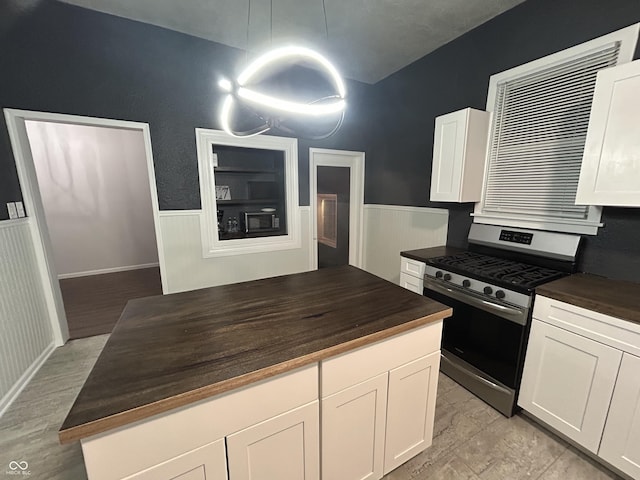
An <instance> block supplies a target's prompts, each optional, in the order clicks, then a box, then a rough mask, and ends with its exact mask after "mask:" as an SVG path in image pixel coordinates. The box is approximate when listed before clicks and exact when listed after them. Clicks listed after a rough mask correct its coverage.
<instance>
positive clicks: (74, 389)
mask: <svg viewBox="0 0 640 480" xmlns="http://www.w3.org/2000/svg"><path fill="white" fill-rule="evenodd" d="M107 338H108V335H100V336H97V337H91V338H84V339H81V340H73V341H71V342H69V343H67V345H65V346H64V347H61V348H58V349H57V350H56V351H55V352H54V353H53V354H52V355H51V357H50V358H49V360H48V361H47V362H46V363H45V365H44V366H43V367H42V368H41V370H40V371H39V372H38V373H37V374H36V376H35V377H34V379H33V380H32V381H31V383H30V384H29V385H28V386H27V387H26V388H25V390H24V391H23V392H22V393H21V394H20V397H19V398H18V399H17V401H16V402H15V403H14V404H13V405H12V406H11V407H10V408H9V410H7V412H6V413H5V414H4V415H3V416H2V418H0V480H1V479H2V476H3V475H4V474H6V473H7V472H8V465H9V462H11V461H13V460H15V461H27V462H28V464H29V471H30V472H31V475H30V476H29V477H26V478H30V479H34V480H40V479H42V480H86V478H87V477H86V473H85V471H84V466H83V461H82V451H81V449H80V445H79V444H78V443H74V444H71V445H60V444H59V443H58V439H57V430H58V428H59V426H60V424H61V423H62V420H63V419H64V417H65V416H66V414H67V411H68V410H69V408H70V407H71V404H72V403H73V400H74V399H75V397H76V395H77V393H78V391H79V390H80V387H81V386H82V384H83V382H84V380H85V378H86V376H87V375H88V373H89V371H90V369H91V367H92V366H93V364H94V362H95V360H96V359H97V357H98V355H99V353H100V351H101V350H102V348H103V347H104V344H105V342H106V340H107ZM6 478H15V477H11V476H9V475H7V477H6ZM21 478H25V477H24V476H22V477H21ZM616 478H620V477H617V476H616V475H614V474H613V473H611V472H609V471H607V470H606V469H604V468H603V467H601V466H600V465H598V464H596V463H594V462H592V461H591V460H590V459H588V458H586V457H585V456H584V455H583V454H581V453H579V452H578V451H577V450H575V449H574V448H572V447H569V446H568V445H567V444H566V443H564V442H563V441H561V440H560V439H558V438H557V437H555V436H553V435H552V434H550V433H548V432H547V431H545V430H544V429H542V428H540V427H538V426H537V425H536V424H534V423H532V422H531V421H530V420H528V419H527V418H525V417H522V416H520V415H516V416H515V417H513V418H511V419H507V418H504V417H503V416H501V415H500V414H499V413H497V412H496V411H494V410H493V409H491V408H490V407H489V406H487V405H486V404H485V403H483V402H482V401H481V400H479V399H477V398H476V397H475V396H473V395H472V394H470V393H469V392H467V390H465V389H464V388H462V387H460V386H459V385H457V384H456V383H454V382H453V381H452V380H450V379H449V378H447V377H446V376H444V375H441V376H440V384H439V387H438V403H437V407H436V420H435V431H434V440H433V445H432V446H431V447H430V448H428V449H427V450H426V451H424V452H423V453H421V454H420V455H418V456H416V457H414V458H413V459H411V460H409V461H408V462H407V463H405V464H404V465H402V466H401V467H399V468H398V469H396V470H395V471H393V472H391V473H390V474H389V475H387V476H386V477H385V478H384V480H427V479H428V480H463V479H464V480H478V479H484V480H520V479H540V480H591V479H593V480H600V479H616ZM274 480H277V479H274Z"/></svg>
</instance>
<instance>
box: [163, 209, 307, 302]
mask: <svg viewBox="0 0 640 480" xmlns="http://www.w3.org/2000/svg"><path fill="white" fill-rule="evenodd" d="M200 215H201V211H200V210H189V211H181V212H180V213H179V214H176V213H174V212H171V211H168V212H164V211H161V212H160V235H161V236H162V241H161V243H160V244H161V245H162V254H161V260H160V264H161V268H162V275H163V278H164V279H165V280H166V285H167V289H166V291H165V293H175V292H182V291H186V290H194V289H197V288H205V287H212V286H216V285H224V284H228V283H238V282H245V281H248V280H255V279H259V278H266V277H274V276H277V275H286V274H289V273H299V272H305V271H307V270H309V269H310V268H311V267H310V264H309V259H310V257H309V255H310V254H309V245H310V240H309V226H310V225H309V207H300V227H301V234H302V235H301V248H297V249H292V250H278V251H274V252H266V253H252V254H242V255H233V256H227V257H213V258H203V257H202V245H201V235H200Z"/></svg>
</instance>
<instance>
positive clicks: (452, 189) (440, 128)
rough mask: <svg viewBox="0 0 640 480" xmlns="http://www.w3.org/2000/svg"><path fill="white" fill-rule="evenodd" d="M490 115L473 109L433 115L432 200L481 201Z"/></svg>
mask: <svg viewBox="0 0 640 480" xmlns="http://www.w3.org/2000/svg"><path fill="white" fill-rule="evenodd" d="M490 118H491V114H490V113H489V112H484V111H482V110H475V109H473V108H465V109H464V110H460V111H457V112H453V113H449V114H447V115H442V116H440V117H438V118H436V128H435V136H434V140H433V164H432V171H431V196H430V198H431V201H434V202H479V201H480V198H481V195H482V180H483V178H484V165H485V159H486V152H487V138H488V134H489V120H490Z"/></svg>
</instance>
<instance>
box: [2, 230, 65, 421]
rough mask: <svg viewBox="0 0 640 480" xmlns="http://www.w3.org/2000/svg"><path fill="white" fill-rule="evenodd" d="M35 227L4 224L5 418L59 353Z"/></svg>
mask: <svg viewBox="0 0 640 480" xmlns="http://www.w3.org/2000/svg"><path fill="white" fill-rule="evenodd" d="M30 221H31V220H30V219H28V218H24V219H20V220H7V221H2V222H0V415H2V413H4V411H5V410H6V408H7V407H8V406H9V405H10V404H11V402H12V401H13V400H14V399H15V398H16V397H17V395H18V394H19V393H20V392H21V391H22V389H23V388H24V387H25V385H26V384H27V383H28V381H29V380H30V379H31V377H32V376H33V375H34V374H35V373H36V371H37V370H38V368H40V366H41V365H42V364H43V363H44V361H45V360H46V359H47V358H48V357H49V354H50V353H51V352H52V351H53V349H54V339H53V332H52V330H51V323H50V321H49V312H48V310H47V304H46V300H45V296H44V291H43V287H42V280H41V278H40V272H39V269H38V264H37V261H36V254H35V250H34V246H33V241H32V237H31V228H30V225H29V222H30Z"/></svg>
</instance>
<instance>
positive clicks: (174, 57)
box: [0, 0, 371, 220]
mask: <svg viewBox="0 0 640 480" xmlns="http://www.w3.org/2000/svg"><path fill="white" fill-rule="evenodd" d="M243 61H245V54H244V52H243V51H240V50H237V49H234V48H230V47H227V46H224V45H220V44H216V43H213V42H209V41H206V40H202V39H198V38H195V37H191V36H188V35H184V34H181V33H177V32H173V31H170V30H166V29H162V28H158V27H155V26H152V25H145V24H142V23H139V22H134V21H130V20H126V19H122V18H119V17H115V16H111V15H106V14H103V13H98V12H94V11H91V10H86V9H81V8H78V7H74V6H71V5H67V4H63V3H59V2H54V1H49V0H44V1H34V0H0V72H2V74H1V75H0V107H1V108H7V107H9V108H20V109H25V110H38V111H46V112H58V113H68V114H75V115H87V116H92V117H103V118H112V119H120V120H132V121H139V122H146V123H149V125H150V129H151V141H152V145H153V155H154V162H155V170H156V179H157V186H158V197H159V202H160V209H162V210H173V209H176V210H179V209H197V208H200V192H199V186H198V169H197V157H196V147H195V132H194V129H195V128H196V127H202V128H214V129H219V128H220V127H219V124H218V119H217V115H218V109H219V104H220V101H221V98H222V95H221V93H220V92H219V91H218V88H217V86H216V84H217V81H218V78H219V77H220V76H221V75H224V76H227V77H229V76H230V75H231V74H233V73H234V72H237V68H238V67H240V66H241V64H242V62H243ZM347 88H348V95H349V109H348V113H347V117H346V119H345V123H344V125H343V128H342V129H341V130H340V132H339V134H337V135H335V136H333V137H331V138H330V139H327V140H324V141H314V142H308V141H304V140H301V141H300V142H299V145H298V148H299V174H300V203H301V204H302V205H308V204H309V188H308V178H309V172H308V148H309V147H310V146H317V147H325V148H341V149H349V150H359V151H360V150H365V147H366V143H367V140H366V138H365V137H366V136H367V135H368V132H369V129H367V128H362V127H361V125H362V121H361V119H365V123H366V119H368V118H370V115H368V114H367V113H366V105H367V102H366V101H365V100H364V98H363V96H364V95H365V94H366V92H367V91H368V89H369V88H371V87H369V86H368V85H365V84H361V83H359V82H348V84H347ZM20 198H21V194H20V189H19V185H18V179H17V176H16V173H15V164H14V160H13V155H12V153H11V147H10V144H9V138H8V134H7V132H6V127H5V124H4V118H2V120H0V220H3V219H6V218H7V212H6V208H5V204H6V202H9V201H15V200H20Z"/></svg>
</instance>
